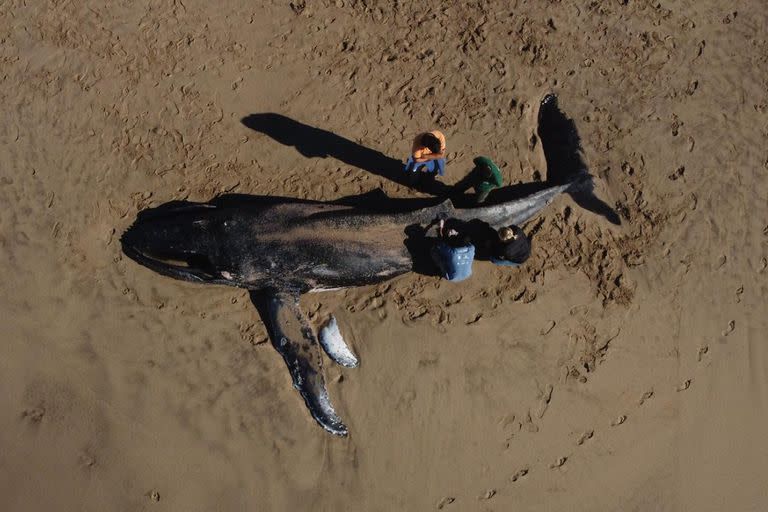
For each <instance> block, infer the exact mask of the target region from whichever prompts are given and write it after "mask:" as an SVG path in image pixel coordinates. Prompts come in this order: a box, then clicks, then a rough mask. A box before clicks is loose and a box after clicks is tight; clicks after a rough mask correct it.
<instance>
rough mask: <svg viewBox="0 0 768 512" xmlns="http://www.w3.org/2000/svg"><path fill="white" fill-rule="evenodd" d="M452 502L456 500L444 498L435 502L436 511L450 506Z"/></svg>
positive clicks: (448, 497)
mask: <svg viewBox="0 0 768 512" xmlns="http://www.w3.org/2000/svg"><path fill="white" fill-rule="evenodd" d="M454 501H456V498H454V497H453V496H446V497H445V498H443V499H441V500H440V501H439V502H437V510H442V509H443V508H445V506H446V505H450V504H451V503H453V502H454Z"/></svg>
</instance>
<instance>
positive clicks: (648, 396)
mask: <svg viewBox="0 0 768 512" xmlns="http://www.w3.org/2000/svg"><path fill="white" fill-rule="evenodd" d="M652 397H653V390H652V389H650V390H648V391H646V392H645V393H643V396H641V397H640V400H639V401H638V403H637V404H638V405H643V404H644V403H645V402H647V401H648V400H649V399H651V398H652Z"/></svg>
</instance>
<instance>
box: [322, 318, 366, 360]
mask: <svg viewBox="0 0 768 512" xmlns="http://www.w3.org/2000/svg"><path fill="white" fill-rule="evenodd" d="M319 338H320V346H321V347H323V350H325V353H326V354H328V357H330V358H331V359H333V360H334V361H335V362H336V363H337V364H340V365H341V366H346V367H347V368H357V365H358V364H359V362H358V360H357V357H356V356H355V353H354V352H352V350H351V349H350V348H349V345H347V342H346V341H344V337H343V336H342V335H341V331H339V323H338V322H337V321H336V317H334V316H333V315H331V318H330V319H329V320H328V322H327V323H326V324H325V325H324V326H323V328H322V329H320V334H319Z"/></svg>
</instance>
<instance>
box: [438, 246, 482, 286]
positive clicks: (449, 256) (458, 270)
mask: <svg viewBox="0 0 768 512" xmlns="http://www.w3.org/2000/svg"><path fill="white" fill-rule="evenodd" d="M431 252H432V260H433V261H434V262H435V264H436V265H437V267H438V268H439V269H440V273H441V274H442V275H443V277H445V278H446V279H447V280H449V281H463V280H464V279H466V278H468V277H469V276H471V275H472V261H474V259H475V246H474V245H472V244H469V245H465V246H463V247H451V246H450V245H448V244H446V243H445V242H443V241H439V242H437V244H435V246H434V247H432V251H431Z"/></svg>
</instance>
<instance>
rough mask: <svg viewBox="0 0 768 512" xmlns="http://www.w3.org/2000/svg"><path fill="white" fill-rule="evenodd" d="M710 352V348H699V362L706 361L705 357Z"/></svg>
mask: <svg viewBox="0 0 768 512" xmlns="http://www.w3.org/2000/svg"><path fill="white" fill-rule="evenodd" d="M707 352H709V347H708V346H706V345H704V346H703V347H700V348H699V352H698V353H697V354H696V360H697V361H698V362H701V360H702V359H704V356H705V355H706V354H707Z"/></svg>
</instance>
